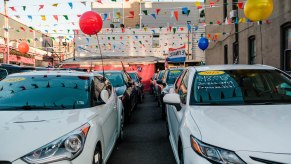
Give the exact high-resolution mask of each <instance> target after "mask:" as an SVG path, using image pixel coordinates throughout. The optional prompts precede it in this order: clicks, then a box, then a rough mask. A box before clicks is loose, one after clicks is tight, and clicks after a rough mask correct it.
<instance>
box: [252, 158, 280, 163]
mask: <svg viewBox="0 0 291 164" xmlns="http://www.w3.org/2000/svg"><path fill="white" fill-rule="evenodd" d="M250 158H251V159H253V160H254V161H258V162H262V163H266V164H285V163H281V162H275V161H270V160H266V159H261V158H256V157H250Z"/></svg>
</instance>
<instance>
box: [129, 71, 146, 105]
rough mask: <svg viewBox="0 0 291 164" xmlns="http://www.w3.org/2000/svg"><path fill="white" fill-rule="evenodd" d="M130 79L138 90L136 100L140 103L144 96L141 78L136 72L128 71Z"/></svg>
mask: <svg viewBox="0 0 291 164" xmlns="http://www.w3.org/2000/svg"><path fill="white" fill-rule="evenodd" d="M128 74H129V76H130V77H131V79H132V80H133V81H134V83H135V86H136V87H137V91H138V101H139V102H140V103H142V100H143V98H144V86H143V84H142V82H141V80H142V78H141V77H139V76H138V73H137V72H128Z"/></svg>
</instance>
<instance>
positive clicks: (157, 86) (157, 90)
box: [154, 70, 165, 106]
mask: <svg viewBox="0 0 291 164" xmlns="http://www.w3.org/2000/svg"><path fill="white" fill-rule="evenodd" d="M164 73H165V70H160V71H159V72H158V74H157V77H156V81H155V84H154V86H155V87H154V89H155V95H154V96H155V99H156V100H158V98H159V96H160V93H161V87H160V86H159V84H158V83H157V81H159V80H162V79H163V76H164ZM158 106H160V104H159V101H158Z"/></svg>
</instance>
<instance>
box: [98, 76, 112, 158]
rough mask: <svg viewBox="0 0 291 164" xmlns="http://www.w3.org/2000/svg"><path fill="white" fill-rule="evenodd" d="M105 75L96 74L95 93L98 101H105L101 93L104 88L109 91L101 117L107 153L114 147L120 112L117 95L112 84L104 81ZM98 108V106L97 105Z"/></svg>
mask: <svg viewBox="0 0 291 164" xmlns="http://www.w3.org/2000/svg"><path fill="white" fill-rule="evenodd" d="M102 79H103V77H101V76H95V77H94V83H95V93H96V96H97V101H98V103H104V102H103V101H102V100H101V98H100V93H101V92H102V90H107V91H108V92H109V96H110V97H109V100H108V101H107V102H106V103H105V104H104V105H103V107H104V108H103V109H102V110H103V111H102V115H101V117H99V119H100V118H101V119H102V120H103V122H102V125H101V126H102V127H101V128H102V132H103V140H104V148H105V152H106V153H107V152H108V151H110V149H111V148H112V147H113V145H114V142H115V139H116V135H117V130H118V129H117V128H118V112H117V107H116V100H115V97H114V96H113V95H112V94H111V93H112V86H111V84H110V82H109V81H107V80H106V81H103V80H102ZM97 108H98V107H97Z"/></svg>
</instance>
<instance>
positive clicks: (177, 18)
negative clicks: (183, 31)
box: [174, 10, 179, 21]
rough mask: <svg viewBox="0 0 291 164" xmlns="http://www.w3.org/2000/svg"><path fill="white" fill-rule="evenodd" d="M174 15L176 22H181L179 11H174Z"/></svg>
mask: <svg viewBox="0 0 291 164" xmlns="http://www.w3.org/2000/svg"><path fill="white" fill-rule="evenodd" d="M174 15H175V18H176V21H178V20H179V12H178V11H177V10H175V11H174Z"/></svg>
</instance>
